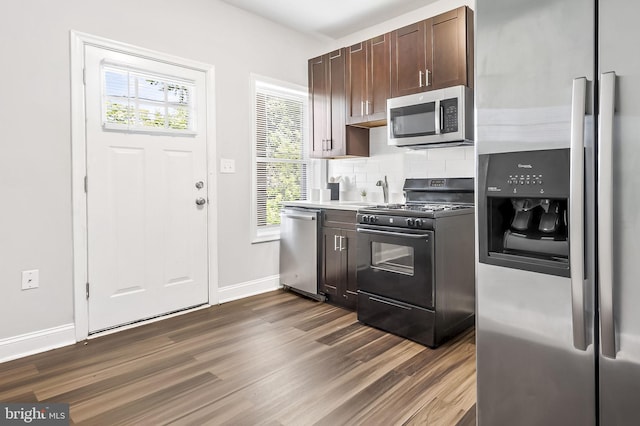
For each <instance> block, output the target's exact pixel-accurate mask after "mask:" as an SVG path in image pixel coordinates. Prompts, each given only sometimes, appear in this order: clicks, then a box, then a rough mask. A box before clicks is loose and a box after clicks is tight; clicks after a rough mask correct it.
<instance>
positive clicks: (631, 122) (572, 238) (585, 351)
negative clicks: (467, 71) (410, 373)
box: [475, 0, 640, 426]
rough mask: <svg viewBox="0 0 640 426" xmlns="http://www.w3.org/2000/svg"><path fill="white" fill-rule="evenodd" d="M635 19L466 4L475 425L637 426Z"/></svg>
mask: <svg viewBox="0 0 640 426" xmlns="http://www.w3.org/2000/svg"><path fill="white" fill-rule="evenodd" d="M638 17H640V2H636V1H625V0H606V1H605V0H602V1H583V0H536V1H530V0H478V2H477V7H476V61H475V63H476V87H475V99H476V114H477V117H476V123H477V136H476V150H477V166H478V176H477V184H478V188H477V191H476V194H477V203H476V205H477V221H478V223H477V227H476V229H477V230H478V231H477V232H478V238H477V241H478V251H477V298H476V303H477V309H476V318H477V380H478V385H477V391H478V392H477V418H478V424H479V425H491V426H494V425H594V424H600V425H632V424H634V425H635V424H640V49H639V48H638V46H639V44H640V21H639V19H638Z"/></svg>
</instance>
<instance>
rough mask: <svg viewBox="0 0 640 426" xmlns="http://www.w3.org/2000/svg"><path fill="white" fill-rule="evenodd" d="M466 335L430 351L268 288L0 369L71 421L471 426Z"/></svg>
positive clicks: (29, 397) (470, 334) (5, 398)
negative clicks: (66, 409)
mask: <svg viewBox="0 0 640 426" xmlns="http://www.w3.org/2000/svg"><path fill="white" fill-rule="evenodd" d="M475 380H476V375H475V335H474V331H473V330H469V331H467V332H465V333H463V334H462V335H460V336H459V337H458V338H456V339H454V340H452V341H450V342H448V343H446V344H444V345H443V346H441V347H439V348H438V349H435V350H433V349H429V348H426V347H424V346H421V345H419V344H417V343H414V342H411V341H408V340H405V339H403V338H400V337H397V336H394V335H391V334H387V333H385V332H383V331H380V330H377V329H374V328H370V327H367V326H365V325H362V324H360V323H358V321H357V319H356V315H355V313H353V312H349V311H345V310H343V309H341V308H337V307H334V306H332V305H329V304H326V303H318V302H314V301H311V300H308V299H305V298H302V297H300V296H298V295H296V294H292V293H288V292H283V291H275V292H270V293H266V294H262V295H258V296H254V297H250V298H247V299H242V300H238V301H235V302H230V303H226V304H223V305H220V306H215V307H211V308H208V309H203V310H199V311H195V312H191V313H188V314H185V315H181V316H178V317H173V318H170V319H166V320H162V321H159V322H155V323H152V324H148V325H144V326H141V327H137V328H133V329H129V330H125V331H122V332H119V333H115V334H111V335H108V336H103V337H100V338H96V339H92V340H89V341H88V343H87V344H86V345H85V344H83V343H79V344H76V345H73V346H68V347H65V348H61V349H56V350H53V351H49V352H46V353H42V354H38V355H33V356H30V357H26V358H22V359H19V360H15V361H10V362H6V363H3V364H0V401H2V402H39V401H48V402H66V403H69V404H70V412H71V420H72V424H96V425H118V424H145V425H147V424H148V425H160V424H181V425H182V424H185V425H204V424H212V425H220V424H229V425H258V424H260V425H311V424H318V425H332V426H335V425H346V424H349V425H352V424H365V425H394V424H406V425H461V426H462V425H464V426H467V425H475V399H476V394H475Z"/></svg>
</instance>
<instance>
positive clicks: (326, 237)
mask: <svg viewBox="0 0 640 426" xmlns="http://www.w3.org/2000/svg"><path fill="white" fill-rule="evenodd" d="M340 236H341V230H340V229H337V228H327V227H324V228H322V277H321V279H322V283H321V286H322V288H321V290H322V291H323V292H324V293H325V294H326V295H327V296H328V297H329V300H334V299H336V298H338V297H339V296H338V288H339V287H340V283H341V281H342V276H343V275H344V274H343V272H342V253H341V252H340V250H339V249H338V245H339V238H340Z"/></svg>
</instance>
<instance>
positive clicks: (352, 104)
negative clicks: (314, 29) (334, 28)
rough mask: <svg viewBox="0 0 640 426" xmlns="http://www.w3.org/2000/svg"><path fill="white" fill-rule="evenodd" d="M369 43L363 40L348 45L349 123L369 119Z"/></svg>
mask: <svg viewBox="0 0 640 426" xmlns="http://www.w3.org/2000/svg"><path fill="white" fill-rule="evenodd" d="M366 46H367V43H365V42H362V43H358V44H354V45H353V46H351V47H347V49H346V52H347V58H346V60H347V82H346V85H347V90H346V92H347V100H346V102H347V123H348V124H358V123H363V122H365V121H367V119H366V114H365V102H367V100H368V98H367V71H368V70H367V49H366Z"/></svg>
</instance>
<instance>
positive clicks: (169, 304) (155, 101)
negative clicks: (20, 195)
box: [85, 46, 208, 332]
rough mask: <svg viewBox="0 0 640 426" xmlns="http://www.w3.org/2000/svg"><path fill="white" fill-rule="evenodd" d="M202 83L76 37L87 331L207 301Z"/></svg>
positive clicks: (196, 75)
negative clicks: (81, 72)
mask: <svg viewBox="0 0 640 426" xmlns="http://www.w3.org/2000/svg"><path fill="white" fill-rule="evenodd" d="M205 84H206V80H205V73H204V72H202V71H195V70H193V69H189V68H185V67H180V66H176V65H171V64H167V63H163V62H159V61H154V60H150V59H144V58H140V57H137V56H133V55H128V54H124V53H119V52H114V51H111V50H106V49H102V48H98V47H93V46H86V47H85V86H86V87H85V93H86V96H85V102H86V104H85V108H86V118H87V125H86V129H87V130H86V131H87V135H86V141H87V146H86V152H87V234H88V265H87V266H88V281H89V304H88V306H89V332H96V331H100V330H104V329H107V328H111V327H114V326H118V325H122V324H127V323H131V322H134V321H138V320H141V319H146V318H151V317H154V316H158V315H162V314H165V313H169V312H173V311H177V310H181V309H185V308H188V307H193V306H197V305H201V304H204V303H207V302H208V280H207V276H208V273H207V258H208V255H207V247H208V246H207V195H206V194H207V189H206V186H207V161H206V111H205V108H206V107H205V106H206V102H205V96H206V89H205Z"/></svg>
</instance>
